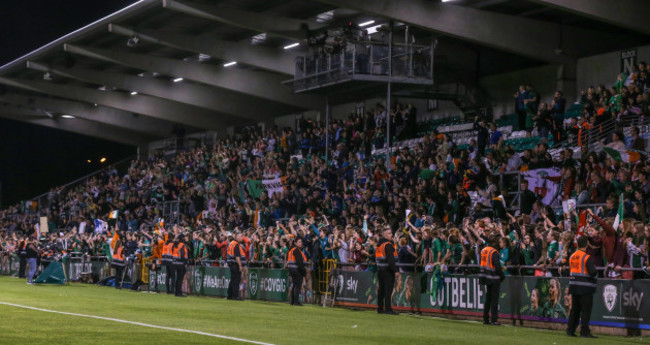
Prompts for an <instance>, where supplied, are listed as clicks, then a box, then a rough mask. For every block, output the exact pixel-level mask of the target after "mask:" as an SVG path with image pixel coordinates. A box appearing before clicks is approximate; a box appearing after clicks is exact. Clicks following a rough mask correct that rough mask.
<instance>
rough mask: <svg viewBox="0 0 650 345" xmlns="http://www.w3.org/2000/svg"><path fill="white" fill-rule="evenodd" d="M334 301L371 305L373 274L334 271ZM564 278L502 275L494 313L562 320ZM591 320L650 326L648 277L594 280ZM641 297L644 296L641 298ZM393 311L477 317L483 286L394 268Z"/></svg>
mask: <svg viewBox="0 0 650 345" xmlns="http://www.w3.org/2000/svg"><path fill="white" fill-rule="evenodd" d="M334 275H335V278H334V279H333V280H334V285H335V288H336V297H335V299H336V305H339V306H347V307H365V308H376V306H377V305H376V302H377V301H376V300H377V292H376V288H375V287H376V285H377V283H376V276H375V273H373V272H370V271H346V270H336V272H335V273H334ZM568 283H569V278H564V277H531V276H526V277H521V276H507V277H506V280H505V281H504V282H502V283H501V295H500V298H499V317H500V318H504V319H512V320H514V321H519V322H523V321H543V322H558V323H565V322H567V317H568V315H569V314H570V312H571V298H572V297H571V295H570V294H569V293H568ZM597 285H598V286H597V289H596V293H595V295H594V307H593V312H592V318H591V324H592V325H595V326H607V327H621V328H633V329H650V302H647V299H648V297H647V294H646V292H650V281H649V280H612V279H599V280H598V284H597ZM644 297H645V299H644ZM392 298H393V306H394V309H397V310H410V311H413V312H427V313H442V314H447V315H456V316H464V317H466V316H474V317H479V316H482V312H483V302H484V300H485V297H484V289H483V288H482V287H481V286H480V284H479V279H478V276H477V275H460V274H440V273H438V274H432V273H417V272H402V273H397V276H396V282H395V291H394V293H393V297H392Z"/></svg>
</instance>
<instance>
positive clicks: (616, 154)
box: [603, 147, 641, 163]
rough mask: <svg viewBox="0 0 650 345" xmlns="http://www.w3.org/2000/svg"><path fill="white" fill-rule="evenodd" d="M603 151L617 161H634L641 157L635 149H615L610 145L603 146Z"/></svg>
mask: <svg viewBox="0 0 650 345" xmlns="http://www.w3.org/2000/svg"><path fill="white" fill-rule="evenodd" d="M603 151H605V152H607V154H608V155H610V156H612V158H614V159H615V160H617V161H619V162H625V163H634V162H637V161H639V160H640V159H641V154H640V153H639V152H637V151H631V150H617V149H613V148H611V147H603Z"/></svg>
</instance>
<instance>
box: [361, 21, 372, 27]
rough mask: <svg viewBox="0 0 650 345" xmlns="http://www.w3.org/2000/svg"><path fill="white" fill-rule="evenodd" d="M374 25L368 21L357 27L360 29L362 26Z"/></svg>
mask: <svg viewBox="0 0 650 345" xmlns="http://www.w3.org/2000/svg"><path fill="white" fill-rule="evenodd" d="M374 23H375V21H374V20H369V21H367V22H363V23H361V24H359V27H360V28H362V27H364V26H368V25H370V24H374Z"/></svg>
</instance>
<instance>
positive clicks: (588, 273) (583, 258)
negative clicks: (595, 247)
mask: <svg viewBox="0 0 650 345" xmlns="http://www.w3.org/2000/svg"><path fill="white" fill-rule="evenodd" d="M577 242H578V250H576V252H575V253H573V255H571V258H570V259H569V267H570V270H571V271H570V272H571V273H570V275H571V281H569V293H570V294H571V299H572V303H571V314H570V315H569V325H568V328H567V330H566V334H567V335H568V336H570V337H575V336H576V328H578V322H581V326H580V336H581V337H585V338H595V337H594V336H593V335H592V334H591V331H590V330H589V319H591V307H592V306H593V303H594V301H593V299H594V293H595V292H596V275H597V274H598V272H597V271H596V266H595V265H594V263H593V260H592V259H591V256H590V255H589V254H587V253H586V252H585V251H586V250H587V245H588V244H589V241H588V240H587V238H586V237H584V236H582V237H580V238H578V241H577Z"/></svg>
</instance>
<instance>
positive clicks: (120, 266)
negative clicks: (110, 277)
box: [111, 240, 126, 289]
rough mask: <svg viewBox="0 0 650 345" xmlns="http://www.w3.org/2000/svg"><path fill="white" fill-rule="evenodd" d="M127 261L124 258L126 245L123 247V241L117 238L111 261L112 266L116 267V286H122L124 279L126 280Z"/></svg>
mask: <svg viewBox="0 0 650 345" xmlns="http://www.w3.org/2000/svg"><path fill="white" fill-rule="evenodd" d="M125 264H126V261H125V260H124V247H122V241H120V240H117V242H116V243H115V249H113V257H112V261H111V266H113V267H114V268H115V288H116V289H121V288H122V281H123V280H124V266H125Z"/></svg>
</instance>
